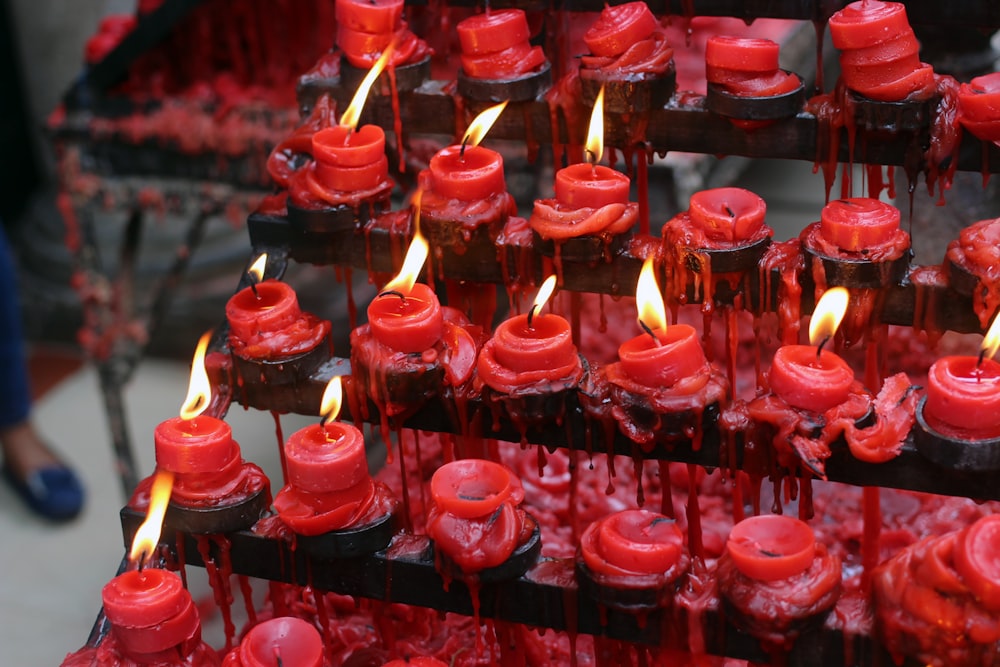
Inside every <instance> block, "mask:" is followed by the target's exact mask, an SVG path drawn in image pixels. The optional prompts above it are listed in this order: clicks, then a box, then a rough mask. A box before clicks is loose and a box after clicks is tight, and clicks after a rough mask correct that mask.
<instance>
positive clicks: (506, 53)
mask: <svg viewBox="0 0 1000 667" xmlns="http://www.w3.org/2000/svg"><path fill="white" fill-rule="evenodd" d="M456 31H457V32H458V40H459V44H460V45H461V47H462V56H461V61H462V70H463V71H464V72H465V74H466V75H467V76H469V77H472V78H475V79H487V80H506V79H515V78H517V77H520V76H523V75H525V74H529V73H531V72H534V71H536V70H538V69H539V68H540V67H541V66H542V65H544V64H545V52H544V51H542V47H540V46H532V45H531V44H530V43H528V37H529V36H530V33H529V30H528V19H527V17H526V16H525V13H524V10H521V9H503V10H499V11H497V10H493V11H490V10H487V11H486V12H485V13H483V14H477V15H475V16H470V17H469V18H467V19H464V20H463V21H460V22H459V24H458V25H457V26H456Z"/></svg>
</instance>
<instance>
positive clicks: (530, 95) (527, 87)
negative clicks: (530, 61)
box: [458, 60, 552, 102]
mask: <svg viewBox="0 0 1000 667" xmlns="http://www.w3.org/2000/svg"><path fill="white" fill-rule="evenodd" d="M551 85H552V65H550V64H549V62H548V61H547V60H546V61H545V63H544V64H543V65H542V66H541V67H540V68H539V70H538V71H537V72H530V73H528V74H525V75H523V76H519V77H517V78H514V79H477V78H474V77H470V76H468V75H467V74H466V73H465V72H464V71H462V69H461V68H459V70H458V94H459V95H461V96H462V97H467V98H469V99H470V100H478V101H480V102H503V101H504V100H509V101H511V102H528V101H530V100H534V99H537V98H538V97H539V96H540V95H542V94H543V93H544V92H545V91H547V90H548V89H549V87H550V86H551Z"/></svg>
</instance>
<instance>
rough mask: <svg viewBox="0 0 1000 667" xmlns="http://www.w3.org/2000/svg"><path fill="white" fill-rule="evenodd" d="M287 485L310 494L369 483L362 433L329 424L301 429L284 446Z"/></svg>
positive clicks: (341, 424)
mask: <svg viewBox="0 0 1000 667" xmlns="http://www.w3.org/2000/svg"><path fill="white" fill-rule="evenodd" d="M285 460H286V462H287V465H288V483H289V484H291V485H292V486H295V487H296V488H299V489H302V490H303V491H309V492H311V493H331V492H337V491H346V490H348V489H352V488H354V487H355V486H357V485H358V484H361V483H363V482H365V481H367V480H368V460H367V458H366V456H365V440H364V436H362V435H361V431H359V430H358V429H357V428H355V427H354V426H352V425H350V424H345V423H343V422H336V421H331V422H328V423H326V424H324V425H320V424H312V425H310V426H306V427H305V428H301V429H299V430H298V431H296V432H295V433H293V434H292V435H291V437H290V438H288V442H286V443H285Z"/></svg>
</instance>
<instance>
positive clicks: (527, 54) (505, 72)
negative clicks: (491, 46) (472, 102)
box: [461, 42, 545, 80]
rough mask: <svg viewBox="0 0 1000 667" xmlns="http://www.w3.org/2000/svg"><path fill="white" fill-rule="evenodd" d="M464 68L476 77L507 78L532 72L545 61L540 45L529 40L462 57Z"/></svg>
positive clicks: (467, 72) (489, 78)
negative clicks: (533, 44) (478, 54)
mask: <svg viewBox="0 0 1000 667" xmlns="http://www.w3.org/2000/svg"><path fill="white" fill-rule="evenodd" d="M461 61H462V69H463V70H464V71H465V73H466V74H467V75H469V76H470V77H473V78H475V79H488V80H505V79H513V78H516V77H518V76H521V75H523V74H527V73H528V72H532V71H534V70H536V69H538V68H539V67H541V66H542V64H543V63H544V62H545V53H544V52H543V51H542V47H540V46H532V45H531V44H530V43H528V42H522V43H521V44H516V45H514V46H512V47H510V48H507V49H504V50H503V51H497V52H496V53H487V54H484V55H480V56H467V55H463V56H462V57H461Z"/></svg>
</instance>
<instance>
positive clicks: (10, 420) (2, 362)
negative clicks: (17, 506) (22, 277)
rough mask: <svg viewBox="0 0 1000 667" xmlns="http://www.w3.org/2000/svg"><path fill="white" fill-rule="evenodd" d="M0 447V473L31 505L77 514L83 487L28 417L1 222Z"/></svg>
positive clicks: (52, 514)
mask: <svg viewBox="0 0 1000 667" xmlns="http://www.w3.org/2000/svg"><path fill="white" fill-rule="evenodd" d="M0 451H2V452H3V475H4V478H5V479H6V480H7V481H8V482H9V483H10V484H11V485H12V486H13V487H14V488H15V490H16V491H17V492H18V494H19V495H20V496H21V497H22V498H24V500H25V501H26V502H27V503H28V504H29V506H31V508H32V509H34V510H35V511H37V512H39V513H40V514H43V515H44V516H47V517H49V518H52V519H66V518H71V517H72V516H75V515H76V514H77V513H78V512H79V511H80V508H81V506H82V504H83V492H82V489H81V487H80V483H79V481H78V480H77V479H76V476H75V475H74V474H73V472H72V471H71V470H69V469H68V468H66V466H65V465H64V464H63V463H62V462H61V461H60V460H59V458H58V457H57V456H56V455H55V454H54V453H53V452H52V451H51V450H50V449H49V448H48V447H47V446H46V445H45V442H44V441H43V440H42V438H41V437H40V436H39V434H38V432H37V431H36V430H35V427H34V425H33V424H32V423H31V387H30V384H29V380H28V366H27V356H26V352H25V348H24V339H23V337H22V331H21V312H20V308H19V305H18V300H17V281H16V277H15V275H14V265H13V259H12V257H11V254H10V248H9V247H8V245H7V237H6V234H5V233H4V231H3V226H2V225H0Z"/></svg>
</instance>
